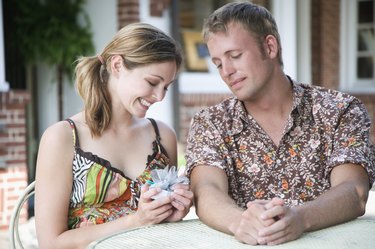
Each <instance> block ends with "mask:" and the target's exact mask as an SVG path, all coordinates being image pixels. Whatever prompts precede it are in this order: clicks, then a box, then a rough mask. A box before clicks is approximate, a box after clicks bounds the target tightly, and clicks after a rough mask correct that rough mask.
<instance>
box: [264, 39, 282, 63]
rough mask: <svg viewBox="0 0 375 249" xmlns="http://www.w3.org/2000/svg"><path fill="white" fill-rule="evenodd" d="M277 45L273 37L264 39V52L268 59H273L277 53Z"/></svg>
mask: <svg viewBox="0 0 375 249" xmlns="http://www.w3.org/2000/svg"><path fill="white" fill-rule="evenodd" d="M278 45H279V44H278V43H277V39H276V38H275V37H274V36H273V35H267V36H266V38H265V52H266V54H267V55H268V57H269V58H271V59H275V58H276V57H277V55H278V53H279V46H278Z"/></svg>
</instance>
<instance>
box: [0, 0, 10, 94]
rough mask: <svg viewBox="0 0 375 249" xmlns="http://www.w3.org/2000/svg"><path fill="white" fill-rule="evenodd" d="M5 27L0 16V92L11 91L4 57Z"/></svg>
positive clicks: (0, 10)
mask: <svg viewBox="0 0 375 249" xmlns="http://www.w3.org/2000/svg"><path fill="white" fill-rule="evenodd" d="M2 12H3V5H2V1H0V13H2ZM3 34H4V29H3V18H2V16H1V18H0V92H7V91H9V84H8V82H6V81H5V63H4V62H5V58H4V36H3Z"/></svg>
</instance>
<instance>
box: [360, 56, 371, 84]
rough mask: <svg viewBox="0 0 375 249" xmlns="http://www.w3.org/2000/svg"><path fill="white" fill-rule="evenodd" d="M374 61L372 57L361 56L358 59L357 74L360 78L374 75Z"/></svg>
mask: <svg viewBox="0 0 375 249" xmlns="http://www.w3.org/2000/svg"><path fill="white" fill-rule="evenodd" d="M373 65H374V61H373V58H372V57H361V58H358V59H357V76H358V78H360V79H368V78H372V77H374V71H373V68H374V66H373Z"/></svg>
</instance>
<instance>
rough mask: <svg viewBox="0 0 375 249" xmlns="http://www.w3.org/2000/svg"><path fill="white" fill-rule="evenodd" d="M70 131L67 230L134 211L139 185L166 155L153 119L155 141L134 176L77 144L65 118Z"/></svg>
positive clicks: (165, 162)
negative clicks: (71, 155)
mask: <svg viewBox="0 0 375 249" xmlns="http://www.w3.org/2000/svg"><path fill="white" fill-rule="evenodd" d="M67 121H68V122H69V123H70V125H71V127H72V130H73V140H74V145H75V146H74V147H75V154H74V159H73V189H72V194H71V199H70V208H69V214H68V227H69V229H73V228H78V227H84V226H89V225H94V224H101V223H105V222H109V221H112V220H115V219H117V218H120V217H123V216H125V215H128V214H131V213H134V212H135V211H136V210H137V206H138V199H139V196H140V188H141V186H142V184H144V183H145V182H146V181H147V180H150V179H151V174H150V172H151V170H152V169H163V168H164V167H166V166H168V165H169V158H168V156H167V154H166V151H165V149H164V147H163V146H162V145H161V143H160V136H159V131H158V128H157V125H156V122H155V121H154V120H150V121H151V122H152V124H153V126H154V129H155V133H156V140H155V141H154V142H153V154H152V155H149V156H148V159H147V165H146V166H145V170H144V171H143V172H142V173H141V175H140V176H138V177H137V178H136V179H134V180H132V179H130V178H128V177H126V176H125V175H124V174H123V172H122V171H120V170H118V169H116V168H113V167H112V166H111V164H110V162H109V161H107V160H105V159H103V158H100V157H98V156H96V155H94V154H92V153H90V152H85V151H83V150H81V148H80V147H79V141H78V136H77V129H76V127H75V125H74V122H73V121H72V120H70V119H68V120H67Z"/></svg>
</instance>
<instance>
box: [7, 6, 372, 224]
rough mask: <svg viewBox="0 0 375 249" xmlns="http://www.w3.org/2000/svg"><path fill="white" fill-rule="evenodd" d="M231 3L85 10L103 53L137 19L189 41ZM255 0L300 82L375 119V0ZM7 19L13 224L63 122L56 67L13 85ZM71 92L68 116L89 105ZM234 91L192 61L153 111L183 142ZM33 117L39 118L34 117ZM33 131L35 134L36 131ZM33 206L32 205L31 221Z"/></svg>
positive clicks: (287, 69)
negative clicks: (354, 103) (42, 150)
mask: <svg viewBox="0 0 375 249" xmlns="http://www.w3.org/2000/svg"><path fill="white" fill-rule="evenodd" d="M225 2H230V1H223V0H221V1H220V0H107V1H101V0H87V2H86V7H85V9H86V11H87V13H88V14H89V16H90V19H91V25H92V30H93V41H94V45H95V49H96V52H97V53H100V51H101V50H102V49H103V48H104V46H105V44H106V43H107V42H108V41H109V40H110V39H111V38H112V36H113V35H114V34H115V33H116V31H117V30H118V29H119V28H121V27H123V26H124V25H126V24H128V23H132V22H137V21H141V22H148V23H151V24H153V25H155V26H157V27H159V28H160V29H162V30H164V31H165V32H167V33H168V34H170V35H171V36H173V37H175V38H176V39H177V40H179V41H180V42H181V43H182V44H183V46H185V45H186V42H185V41H184V40H183V37H182V33H183V32H184V31H185V30H188V31H191V30H192V29H193V30H194V31H197V32H199V31H200V30H199V29H200V25H199V23H201V21H202V18H203V17H204V16H206V15H207V14H208V13H210V12H211V11H212V10H213V9H215V8H217V7H218V6H220V5H222V4H223V3H225ZM253 2H256V3H258V4H261V5H263V6H265V7H267V8H268V9H269V10H271V12H272V13H273V14H274V16H275V18H276V21H277V23H278V26H279V32H280V35H281V42H282V46H283V59H284V65H285V67H284V71H285V72H286V73H287V74H288V75H290V76H291V77H292V78H294V79H296V80H297V81H300V82H304V83H311V82H312V84H314V85H320V86H324V87H328V88H333V89H338V90H342V91H344V92H348V93H351V94H353V95H355V96H357V97H358V98H359V99H360V100H362V101H363V102H364V104H365V105H366V107H367V109H368V111H369V113H370V116H371V118H372V120H373V122H375V37H374V29H375V4H374V2H375V1H374V0H351V1H347V0H330V1H326V0H256V1H253ZM0 4H1V3H0ZM0 10H1V5H0ZM0 13H3V11H0ZM1 19H2V18H1ZM197 23H198V24H197ZM1 24H2V23H1V20H0V229H2V228H6V227H7V224H9V217H10V214H11V210H12V208H13V206H14V204H15V202H16V199H17V196H18V195H19V194H20V191H22V189H24V188H25V186H26V185H27V183H28V182H29V181H30V180H32V179H34V172H35V165H34V163H35V155H36V153H37V147H38V146H37V145H38V142H39V141H38V139H39V138H40V136H41V135H42V133H43V131H44V130H45V129H46V128H47V127H48V126H49V125H51V124H52V123H54V122H56V121H58V120H57V119H58V118H57V111H56V109H57V103H56V94H55V93H56V89H55V88H56V84H51V81H53V80H54V79H53V74H52V72H51V68H50V67H48V66H47V65H44V64H40V65H39V66H38V79H39V82H38V87H37V89H35V88H32V89H30V88H28V87H25V89H13V88H12V82H10V81H7V77H6V75H5V67H6V65H4V64H5V63H4V61H5V60H4V47H6V46H5V45H6V44H4V35H5V34H4V29H3V25H1ZM186 56H191V55H188V54H186ZM64 93H65V95H64V100H65V101H64V110H65V111H64V116H65V117H69V116H70V115H72V114H74V113H76V112H78V111H80V110H81V108H82V102H81V100H80V99H79V97H78V95H77V94H76V93H75V89H74V86H72V85H71V84H68V83H67V84H65V85H64ZM230 95H231V93H230V92H229V90H228V89H227V88H226V87H225V85H224V83H223V82H222V81H221V79H220V77H219V75H218V74H217V72H215V70H213V71H211V70H209V67H208V69H207V71H205V70H203V71H199V72H197V71H191V70H188V68H185V69H184V70H183V71H182V72H181V73H180V76H179V80H178V83H177V84H175V85H174V86H173V88H172V90H171V91H169V93H168V95H167V96H166V99H165V100H164V101H163V102H162V103H160V104H157V105H155V106H154V107H152V109H151V110H150V112H149V113H148V116H150V117H154V118H156V119H160V120H163V121H164V122H166V123H167V124H169V125H170V126H172V127H174V128H175V130H176V132H177V134H178V139H179V142H180V146H181V147H182V149H183V147H184V143H185V139H186V135H187V131H188V128H189V124H190V120H191V118H192V116H193V115H194V113H196V112H197V111H198V110H200V109H201V108H203V107H205V106H209V105H213V104H216V103H218V102H220V101H221V100H222V99H224V98H225V97H227V96H230ZM29 105H34V106H36V109H37V110H38V111H37V116H35V115H28V109H27V107H28V106H29ZM33 118H34V119H36V120H34V122H30V119H33ZM30 123H34V124H37V125H34V126H33V125H30ZM31 132H33V133H34V135H33V136H30V135H29V134H30V133H31ZM372 141H373V142H374V143H375V124H374V125H373V126H372ZM26 211H27V210H26V208H25V210H24V212H23V217H24V220H26V218H27V212H26Z"/></svg>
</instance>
